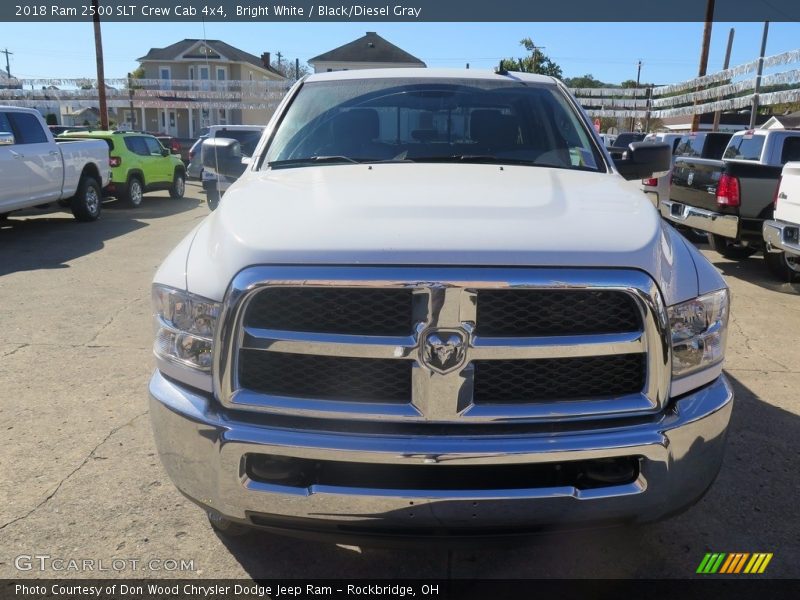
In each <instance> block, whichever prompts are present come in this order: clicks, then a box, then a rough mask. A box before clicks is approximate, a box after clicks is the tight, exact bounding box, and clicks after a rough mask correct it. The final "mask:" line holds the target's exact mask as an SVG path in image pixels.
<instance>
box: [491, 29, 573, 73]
mask: <svg viewBox="0 0 800 600" xmlns="http://www.w3.org/2000/svg"><path fill="white" fill-rule="evenodd" d="M519 44H520V46H523V47H524V48H525V50H527V51H528V52H530V55H529V56H523V57H522V58H504V59H502V60H501V61H500V65H499V66H498V68H497V70H498V71H519V72H522V73H539V74H540V75H550V76H551V77H556V78H557V79H561V77H562V72H561V67H559V66H558V65H557V64H556V63H555V62H553V61H552V60H551V59H550V57H549V56H547V55H546V54H545V53H544V52H542V51H541V50H540V49H539V46H537V45H536V44H534V43H533V40H531V38H525V39H523V40H520V42H519Z"/></svg>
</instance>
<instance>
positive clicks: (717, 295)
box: [667, 289, 730, 377]
mask: <svg viewBox="0 0 800 600" xmlns="http://www.w3.org/2000/svg"><path fill="white" fill-rule="evenodd" d="M729 306H730V305H729V302H728V290H727V289H725V290H719V291H717V292H712V293H710V294H706V295H704V296H700V297H698V298H695V299H694V300H689V301H688V302H682V303H681V304H676V305H675V306H670V307H669V308H668V309H667V310H668V313H669V324H670V329H671V331H672V376H673V377H683V376H684V375H689V374H690V373H694V372H696V371H701V370H702V369H705V368H707V367H710V366H713V365H715V364H717V363H720V362H722V359H723V358H724V356H725V341H726V338H727V336H728V309H729Z"/></svg>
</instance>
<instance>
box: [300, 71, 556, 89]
mask: <svg viewBox="0 0 800 600" xmlns="http://www.w3.org/2000/svg"><path fill="white" fill-rule="evenodd" d="M405 78H412V79H480V80H489V81H491V80H495V81H508V80H519V81H525V82H530V83H544V84H550V85H554V84H555V82H556V79H554V78H553V77H549V76H547V75H536V74H533V73H516V72H508V73H507V74H505V75H500V74H498V73H495V72H493V71H483V70H479V69H422V68H419V69H360V70H353V71H331V72H328V73H315V74H314V75H309V77H308V79H307V80H306V81H309V82H311V81H346V80H350V79H405Z"/></svg>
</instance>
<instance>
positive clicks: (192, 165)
mask: <svg viewBox="0 0 800 600" xmlns="http://www.w3.org/2000/svg"><path fill="white" fill-rule="evenodd" d="M207 138H208V135H201V136H200V137H199V138H197V141H196V142H195V143H194V144H192V147H191V149H190V150H189V164H188V165H187V167H186V177H188V178H189V179H200V178H201V177H202V175H203V155H202V146H203V141H204V140H205V139H207Z"/></svg>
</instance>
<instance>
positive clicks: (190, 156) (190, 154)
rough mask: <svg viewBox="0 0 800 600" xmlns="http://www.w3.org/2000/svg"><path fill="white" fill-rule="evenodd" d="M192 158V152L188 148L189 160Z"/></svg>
mask: <svg viewBox="0 0 800 600" xmlns="http://www.w3.org/2000/svg"><path fill="white" fill-rule="evenodd" d="M193 158H194V152H192V151H191V150H189V160H192V159H193Z"/></svg>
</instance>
